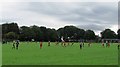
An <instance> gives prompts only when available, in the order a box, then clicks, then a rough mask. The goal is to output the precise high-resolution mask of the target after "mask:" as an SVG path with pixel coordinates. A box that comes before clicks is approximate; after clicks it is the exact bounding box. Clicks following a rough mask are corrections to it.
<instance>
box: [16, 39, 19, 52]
mask: <svg viewBox="0 0 120 67" xmlns="http://www.w3.org/2000/svg"><path fill="white" fill-rule="evenodd" d="M18 47H19V40H16V49H17V50H18Z"/></svg>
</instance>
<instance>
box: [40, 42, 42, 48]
mask: <svg viewBox="0 0 120 67" xmlns="http://www.w3.org/2000/svg"><path fill="white" fill-rule="evenodd" d="M41 48H42V41H41V42H40V49H41Z"/></svg>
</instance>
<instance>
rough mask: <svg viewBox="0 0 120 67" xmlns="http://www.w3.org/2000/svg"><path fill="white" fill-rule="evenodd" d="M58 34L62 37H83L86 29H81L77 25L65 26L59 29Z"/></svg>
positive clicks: (77, 38)
mask: <svg viewBox="0 0 120 67" xmlns="http://www.w3.org/2000/svg"><path fill="white" fill-rule="evenodd" d="M57 31H58V35H59V36H60V37H61V36H63V37H64V38H65V39H67V38H68V37H70V38H72V39H76V40H79V39H83V38H84V34H85V31H84V30H83V29H79V28H77V27H75V26H65V27H64V28H59V29H58V30H57Z"/></svg>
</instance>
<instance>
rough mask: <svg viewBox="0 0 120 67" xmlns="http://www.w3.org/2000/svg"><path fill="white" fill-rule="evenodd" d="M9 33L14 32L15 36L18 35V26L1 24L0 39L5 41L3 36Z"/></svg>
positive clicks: (15, 24)
mask: <svg viewBox="0 0 120 67" xmlns="http://www.w3.org/2000/svg"><path fill="white" fill-rule="evenodd" d="M9 32H14V33H15V34H17V35H19V26H18V25H17V23H14V22H13V23H5V24H2V39H5V34H7V33H9Z"/></svg>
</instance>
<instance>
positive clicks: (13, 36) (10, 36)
mask: <svg viewBox="0 0 120 67" xmlns="http://www.w3.org/2000/svg"><path fill="white" fill-rule="evenodd" d="M5 38H6V39H7V40H14V39H18V38H19V36H18V35H17V34H16V33H14V32H8V33H7V34H5Z"/></svg>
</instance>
